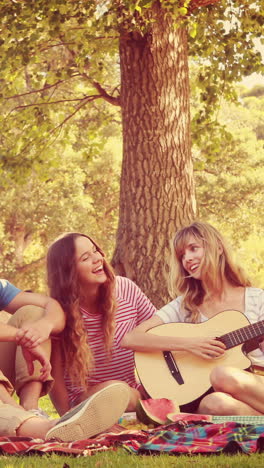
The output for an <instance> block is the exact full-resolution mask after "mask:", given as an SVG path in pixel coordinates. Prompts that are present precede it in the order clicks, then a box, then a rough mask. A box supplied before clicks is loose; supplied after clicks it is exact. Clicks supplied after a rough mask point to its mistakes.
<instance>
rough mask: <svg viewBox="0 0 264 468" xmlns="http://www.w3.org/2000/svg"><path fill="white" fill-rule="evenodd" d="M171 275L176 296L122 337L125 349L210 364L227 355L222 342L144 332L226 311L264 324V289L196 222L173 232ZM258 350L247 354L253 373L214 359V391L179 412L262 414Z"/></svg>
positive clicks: (263, 364)
mask: <svg viewBox="0 0 264 468" xmlns="http://www.w3.org/2000/svg"><path fill="white" fill-rule="evenodd" d="M171 272H172V274H171V280H172V281H171V282H172V286H174V293H175V295H178V294H179V297H177V298H176V299H174V300H173V301H172V302H170V303H169V304H167V305H166V306H164V307H163V308H162V309H161V310H159V311H158V312H157V313H156V314H155V315H154V316H153V317H152V318H150V319H149V320H147V321H146V322H144V323H142V324H140V325H139V326H138V327H137V328H135V329H134V330H132V331H130V332H129V333H127V334H126V335H125V336H124V338H123V340H122V342H121V345H122V346H124V348H126V349H133V350H135V351H141V352H144V351H145V352H150V351H155V350H159V351H162V350H167V351H184V352H189V353H192V354H193V355H194V356H198V357H199V358H203V359H207V360H212V359H215V358H218V357H221V356H223V355H224V353H225V352H226V351H225V345H224V343H222V342H221V341H220V340H218V339H217V338H216V337H214V336H213V337H203V336H201V337H182V336H181V337H179V336H175V337H174V336H173V337H172V336H171V337H169V336H157V335H154V334H151V333H146V332H147V331H148V330H149V329H150V328H153V327H156V326H158V325H161V324H164V323H170V322H191V323H199V322H205V321H206V320H208V319H210V318H212V317H214V316H215V315H217V314H218V313H220V312H222V311H224V310H230V309H233V310H237V311H240V312H242V313H243V314H245V316H246V317H247V319H248V321H249V322H250V323H256V322H258V321H260V320H264V291H263V290H262V289H259V288H253V287H251V286H250V282H249V280H248V279H247V277H246V276H245V274H244V273H243V271H242V270H241V268H240V267H238V265H236V263H234V262H233V260H231V255H230V252H229V250H228V248H227V246H226V242H225V240H224V239H223V237H222V236H221V235H220V233H219V232H218V231H217V230H216V229H215V228H213V227H212V226H211V225H209V224H206V223H200V222H195V223H193V224H191V225H189V226H187V227H185V228H183V229H181V230H180V231H178V233H177V234H176V236H175V238H174V241H173V252H172V269H171ZM263 351H264V346H263V342H260V344H259V346H258V347H257V349H255V350H254V351H251V352H250V353H249V357H250V359H251V362H252V364H253V365H254V366H255V368H258V375H257V373H254V372H249V371H248V370H240V369H238V368H236V367H229V366H220V365H217V361H216V362H215V367H213V370H212V372H211V375H210V380H211V385H212V389H213V390H214V391H213V392H210V393H208V394H207V395H205V396H202V398H200V399H197V400H196V401H195V403H194V404H191V405H189V406H188V407H183V408H181V410H182V411H185V412H195V411H197V412H198V413H200V414H201V413H204V414H214V415H232V414H233V415H236V414H238V415H260V414H264V352H263ZM254 366H253V369H254ZM261 369H263V370H261ZM261 374H262V375H261Z"/></svg>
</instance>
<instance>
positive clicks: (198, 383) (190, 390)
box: [135, 310, 251, 406]
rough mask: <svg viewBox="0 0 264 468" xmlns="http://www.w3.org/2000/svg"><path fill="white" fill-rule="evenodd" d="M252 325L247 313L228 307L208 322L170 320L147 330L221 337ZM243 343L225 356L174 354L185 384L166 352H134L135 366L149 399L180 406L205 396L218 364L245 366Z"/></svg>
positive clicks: (157, 333) (188, 335)
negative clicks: (172, 371)
mask: <svg viewBox="0 0 264 468" xmlns="http://www.w3.org/2000/svg"><path fill="white" fill-rule="evenodd" d="M247 325H249V322H248V320H247V318H246V317H245V315H244V314H242V313H241V312H238V311H233V310H228V311H224V312H221V313H219V314H217V315H215V316H214V317H213V318H211V319H209V320H207V321H206V322H203V323H199V324H192V323H168V324H164V325H159V326H158V327H155V328H152V329H151V330H149V331H148V333H153V334H155V335H159V336H175V337H176V336H178V337H202V336H205V337H206V336H207V337H212V338H213V337H220V336H221V335H224V334H226V333H229V332H233V331H235V330H237V329H239V328H242V327H245V326H247ZM242 346H243V345H238V346H236V347H234V348H231V349H228V350H227V351H225V354H224V356H221V357H220V358H216V359H210V360H206V359H203V358H199V357H198V356H195V355H194V354H191V353H189V352H179V351H177V352H174V351H172V352H171V354H172V355H173V358H174V360H175V362H176V364H177V367H178V369H179V371H180V374H181V376H182V378H183V383H180V384H179V383H178V382H177V381H176V380H175V378H174V377H173V375H172V374H171V372H170V370H169V368H168V365H167V362H166V360H165V358H164V355H163V352H160V351H158V352H153V353H145V352H135V365H136V370H137V373H138V376H139V379H140V381H141V383H142V385H143V387H144V388H145V390H146V392H147V393H148V394H149V396H150V398H168V399H170V400H176V401H177V403H178V404H179V405H180V406H181V405H184V404H187V403H190V402H192V401H194V400H196V399H197V398H199V397H200V396H202V395H203V394H204V393H205V392H206V391H207V390H209V388H210V387H211V384H210V373H211V371H212V369H213V368H214V367H216V366H233V367H236V368H239V369H246V368H248V367H249V366H250V364H251V362H250V360H249V359H248V358H247V357H246V356H245V355H244V353H243V350H242Z"/></svg>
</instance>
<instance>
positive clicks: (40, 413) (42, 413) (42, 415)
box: [28, 408, 49, 419]
mask: <svg viewBox="0 0 264 468" xmlns="http://www.w3.org/2000/svg"><path fill="white" fill-rule="evenodd" d="M28 412H29V413H32V414H34V415H35V416H38V417H39V418H45V419H49V415H48V413H46V411H43V410H42V409H41V408H33V409H31V410H28Z"/></svg>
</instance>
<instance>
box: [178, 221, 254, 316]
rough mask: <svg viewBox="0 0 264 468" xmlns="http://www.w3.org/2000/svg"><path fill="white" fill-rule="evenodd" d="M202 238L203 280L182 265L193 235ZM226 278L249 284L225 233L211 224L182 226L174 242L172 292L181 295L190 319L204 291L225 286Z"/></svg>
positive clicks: (218, 289) (229, 280)
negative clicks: (191, 274)
mask: <svg viewBox="0 0 264 468" xmlns="http://www.w3.org/2000/svg"><path fill="white" fill-rule="evenodd" d="M191 236H193V237H194V238H195V239H197V240H198V241H200V242H202V244H203V247H204V249H205V255H204V257H203V259H202V261H201V267H202V269H201V274H202V281H201V280H197V279H195V278H192V277H191V276H189V275H188V273H187V272H186V270H185V269H184V268H183V265H182V256H183V253H184V250H185V248H186V245H187V244H188V241H189V239H190V237H191ZM224 279H226V280H227V281H228V282H229V283H230V284H232V285H233V286H243V287H245V286H250V285H251V283H250V281H249V279H248V278H247V277H246V275H245V273H244V271H243V270H242V268H241V267H240V266H238V265H237V264H236V263H235V262H234V260H233V259H232V255H231V250H230V248H229V247H228V245H227V242H226V240H225V239H224V238H223V236H222V235H221V234H220V233H219V232H218V231H217V230H216V229H215V228H214V227H213V226H211V225H210V224H207V223H202V222H198V221H197V222H194V223H192V224H190V225H189V226H186V227H184V228H183V229H181V230H179V231H178V232H177V233H176V235H175V237H174V240H173V243H172V254H171V268H170V289H171V293H172V294H173V295H182V296H183V300H182V307H183V308H185V309H186V310H187V311H189V317H188V319H189V320H190V321H192V322H196V321H197V320H198V317H199V315H200V313H199V306H200V305H201V304H202V303H203V300H204V297H205V294H210V293H211V291H218V292H219V293H220V292H221V291H222V290H223V284H224Z"/></svg>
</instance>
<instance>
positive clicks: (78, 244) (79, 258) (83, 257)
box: [75, 236, 107, 286]
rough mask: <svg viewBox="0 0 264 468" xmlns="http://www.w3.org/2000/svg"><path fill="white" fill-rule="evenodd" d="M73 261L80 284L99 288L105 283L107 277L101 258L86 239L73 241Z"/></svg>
mask: <svg viewBox="0 0 264 468" xmlns="http://www.w3.org/2000/svg"><path fill="white" fill-rule="evenodd" d="M75 259H76V268H77V272H78V275H79V279H80V281H81V283H82V284H90V285H92V284H93V285H97V284H98V286H99V285H100V284H103V283H105V281H106V280H107V276H106V273H105V271H104V260H103V256H102V254H101V253H100V252H99V250H98V249H97V247H96V246H95V245H94V244H93V243H92V242H91V241H90V239H87V237H83V236H80V237H77V238H76V239H75Z"/></svg>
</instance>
